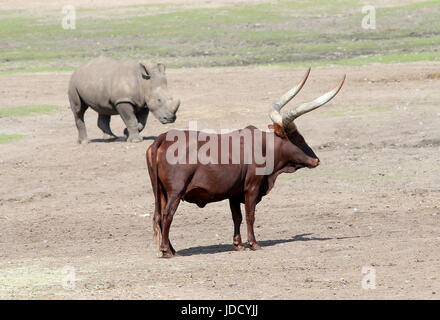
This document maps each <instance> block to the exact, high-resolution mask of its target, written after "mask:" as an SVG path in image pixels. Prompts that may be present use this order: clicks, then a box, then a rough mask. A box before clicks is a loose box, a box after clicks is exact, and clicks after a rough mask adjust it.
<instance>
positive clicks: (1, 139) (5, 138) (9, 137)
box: [0, 134, 25, 144]
mask: <svg viewBox="0 0 440 320" xmlns="http://www.w3.org/2000/svg"><path fill="white" fill-rule="evenodd" d="M24 137H25V136H24V135H22V134H0V144H4V143H9V142H12V141H15V140H20V139H22V138H24Z"/></svg>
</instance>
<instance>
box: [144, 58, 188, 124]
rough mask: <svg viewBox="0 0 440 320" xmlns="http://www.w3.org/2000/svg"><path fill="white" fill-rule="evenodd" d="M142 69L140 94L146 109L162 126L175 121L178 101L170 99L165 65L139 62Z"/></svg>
mask: <svg viewBox="0 0 440 320" xmlns="http://www.w3.org/2000/svg"><path fill="white" fill-rule="evenodd" d="M140 64H141V68H142V69H143V72H142V78H143V80H144V81H143V82H142V83H143V85H142V92H143V94H144V97H145V102H146V104H147V107H148V109H149V110H150V111H151V112H152V113H153V114H154V116H155V117H156V118H157V119H158V120H159V121H160V122H162V123H163V124H165V123H172V122H174V121H176V112H177V109H179V106H180V101H179V99H177V100H175V99H173V98H172V97H171V95H170V94H169V92H168V87H167V78H166V76H165V65H164V64H161V63H158V64H155V63H151V62H141V63H140ZM145 80H146V81H145Z"/></svg>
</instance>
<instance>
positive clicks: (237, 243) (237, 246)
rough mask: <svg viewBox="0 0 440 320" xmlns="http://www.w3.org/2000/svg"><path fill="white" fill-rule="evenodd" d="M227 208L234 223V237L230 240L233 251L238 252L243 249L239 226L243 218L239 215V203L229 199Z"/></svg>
mask: <svg viewBox="0 0 440 320" xmlns="http://www.w3.org/2000/svg"><path fill="white" fill-rule="evenodd" d="M229 207H230V208H231V213H232V220H233V221H234V237H233V239H232V241H233V245H234V247H233V248H234V250H236V251H240V250H243V249H244V246H243V242H242V241H241V235H240V226H241V221H242V220H243V216H242V214H241V208H240V201H238V200H236V199H229Z"/></svg>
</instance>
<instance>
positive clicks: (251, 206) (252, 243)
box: [244, 191, 261, 250]
mask: <svg viewBox="0 0 440 320" xmlns="http://www.w3.org/2000/svg"><path fill="white" fill-rule="evenodd" d="M257 196H258V192H256V191H250V192H246V195H245V204H244V205H245V210H246V225H247V234H248V242H249V247H250V249H251V250H258V249H261V247H260V245H259V244H258V243H257V240H256V239H255V234H254V222H255V206H256V205H257Z"/></svg>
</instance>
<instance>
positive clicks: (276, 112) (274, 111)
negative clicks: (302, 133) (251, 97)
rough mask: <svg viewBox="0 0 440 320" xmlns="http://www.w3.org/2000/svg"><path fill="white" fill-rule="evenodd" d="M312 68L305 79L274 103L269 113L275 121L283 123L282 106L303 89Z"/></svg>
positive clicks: (308, 70) (305, 75)
mask: <svg viewBox="0 0 440 320" xmlns="http://www.w3.org/2000/svg"><path fill="white" fill-rule="evenodd" d="M310 70H311V68H308V69H307V71H306V73H305V74H304V77H303V79H302V80H301V81H300V82H299V83H298V84H297V85H296V86H295V87H294V88H292V89H290V90H289V91H287V92H286V93H285V94H283V95H282V96H281V98H279V99H278V100H277V101H275V102H274V103H273V105H272V107H271V110H270V113H269V117H270V118H271V119H272V121H273V122H275V123H278V124H279V125H282V123H283V117H282V116H281V114H280V110H281V108H283V107H284V106H285V105H286V104H287V103H288V102H289V101H290V100H292V99H293V98H294V97H295V96H296V95H297V94H298V92H299V91H300V90H301V89H302V87H303V86H304V84H305V83H306V81H307V78H308V77H309V74H310Z"/></svg>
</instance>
